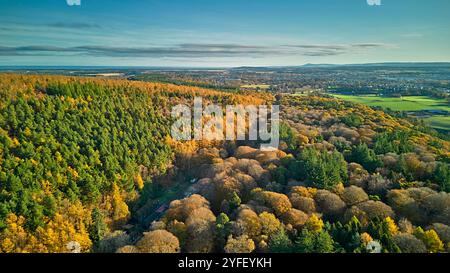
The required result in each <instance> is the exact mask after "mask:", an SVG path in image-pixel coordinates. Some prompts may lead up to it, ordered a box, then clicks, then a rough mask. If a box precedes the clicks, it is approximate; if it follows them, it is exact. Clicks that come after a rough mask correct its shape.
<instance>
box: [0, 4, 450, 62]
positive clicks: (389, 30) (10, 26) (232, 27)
mask: <svg viewBox="0 0 450 273" xmlns="http://www.w3.org/2000/svg"><path fill="white" fill-rule="evenodd" d="M370 1H374V2H376V1H375V0H370ZM449 11H450V1H448V0H421V1H419V0H381V5H369V4H368V3H367V0H282V1H279V0H126V1H125V0H122V1H118V0H116V1H115V0H81V5H80V6H76V5H74V6H69V5H68V4H67V3H66V0H40V1H32V0H0V65H77V66H78V65H88V66H92V65H100V66H113V65H114V66H121V65H123V66H207V67H212V66H220V67H222V66H243V65H248V66H262V65H302V64H305V63H368V62H412V61H414V62H416V61H424V62H425V61H450V32H449V30H448V29H449V27H450V16H448V12H449Z"/></svg>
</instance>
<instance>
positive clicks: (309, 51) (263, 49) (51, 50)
mask: <svg viewBox="0 0 450 273" xmlns="http://www.w3.org/2000/svg"><path fill="white" fill-rule="evenodd" d="M383 47H387V45H385V44H378V43H360V44H347V45H315V44H297V45H280V46H261V45H241V44H206V43H205V44H201V43H198V44H195V43H191V44H187V43H186V44H178V45H170V46H148V47H118V46H98V45H85V46H76V47H56V46H34V45H30V46H20V47H5V46H3V47H2V46H0V55H1V56H34V55H39V56H42V55H46V54H47V55H55V54H66V55H67V54H68V55H88V56H95V57H130V58H138V57H149V58H165V57H177V58H207V57H266V56H282V55H284V56H295V55H300V56H335V55H343V54H351V53H355V52H361V51H366V50H369V49H374V48H383Z"/></svg>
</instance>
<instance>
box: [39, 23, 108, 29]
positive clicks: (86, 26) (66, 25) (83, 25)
mask: <svg viewBox="0 0 450 273" xmlns="http://www.w3.org/2000/svg"><path fill="white" fill-rule="evenodd" d="M45 26H47V27H53V28H70V29H100V28H101V26H100V25H98V24H91V23H85V22H55V23H50V24H46V25H45Z"/></svg>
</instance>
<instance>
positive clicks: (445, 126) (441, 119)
mask: <svg viewBox="0 0 450 273" xmlns="http://www.w3.org/2000/svg"><path fill="white" fill-rule="evenodd" d="M333 96H334V97H336V98H340V99H343V100H347V101H352V102H356V103H362V104H365V105H368V106H379V107H382V108H385V109H388V108H389V109H391V110H394V111H423V110H444V111H449V112H450V106H449V103H448V102H447V101H446V100H444V99H435V98H431V97H425V96H407V97H402V98H392V97H380V96H375V95H371V96H352V95H337V94H333ZM424 120H425V122H426V123H428V124H429V125H430V126H431V127H433V128H436V129H441V130H447V131H450V117H449V116H437V115H436V116H432V117H429V118H425V119H424Z"/></svg>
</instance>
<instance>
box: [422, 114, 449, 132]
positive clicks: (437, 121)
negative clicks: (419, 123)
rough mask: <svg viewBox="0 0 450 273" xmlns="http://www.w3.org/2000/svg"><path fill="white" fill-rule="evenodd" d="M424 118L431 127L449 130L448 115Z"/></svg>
mask: <svg viewBox="0 0 450 273" xmlns="http://www.w3.org/2000/svg"><path fill="white" fill-rule="evenodd" d="M424 120H425V122H426V123H427V124H428V125H429V126H430V127H432V128H435V129H440V130H445V131H450V116H447V117H444V116H434V117H430V118H425V119H424Z"/></svg>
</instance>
